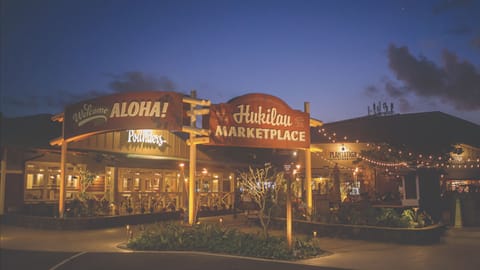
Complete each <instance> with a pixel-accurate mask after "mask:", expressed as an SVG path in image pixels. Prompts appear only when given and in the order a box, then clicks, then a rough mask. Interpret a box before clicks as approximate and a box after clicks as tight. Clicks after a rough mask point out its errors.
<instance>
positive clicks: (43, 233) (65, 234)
mask: <svg viewBox="0 0 480 270" xmlns="http://www.w3.org/2000/svg"><path fill="white" fill-rule="evenodd" d="M217 220H218V218H215V219H213V218H210V219H204V220H203V221H205V222H213V221H217ZM224 222H225V223H226V224H230V225H237V226H241V225H243V224H244V221H243V220H242V219H241V218H237V219H232V218H231V217H225V218H224ZM0 229H1V231H0V234H1V237H0V247H1V248H3V249H19V250H42V251H73V252H82V251H87V252H130V251H128V250H125V249H121V248H119V247H118V246H119V245H120V244H121V243H124V242H125V241H126V240H127V234H126V228H124V227H122V228H112V229H101V230H83V231H53V230H35V229H27V228H20V227H13V226H3V225H2V227H0ZM135 230H138V226H136V227H135ZM320 241H321V247H322V249H324V250H326V251H328V252H329V255H326V256H321V257H318V258H313V259H307V260H302V261H300V262H299V263H303V264H308V265H316V266H329V267H339V268H348V269H370V270H375V269H480V256H479V255H478V254H479V251H480V228H464V229H450V230H449V231H448V232H447V235H446V237H445V238H444V239H443V240H442V242H441V243H438V244H434V245H420V246H418V245H399V244H388V243H379V242H368V241H361V240H346V239H338V238H327V237H322V238H320Z"/></svg>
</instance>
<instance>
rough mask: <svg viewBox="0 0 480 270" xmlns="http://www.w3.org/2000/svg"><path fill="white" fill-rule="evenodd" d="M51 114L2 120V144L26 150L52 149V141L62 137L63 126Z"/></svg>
mask: <svg viewBox="0 0 480 270" xmlns="http://www.w3.org/2000/svg"><path fill="white" fill-rule="evenodd" d="M51 117H52V115H51V114H38V115H33V116H24V117H14V118H2V119H1V136H2V141H1V144H2V146H3V145H8V146H17V147H26V148H51V147H50V144H49V142H50V140H52V139H54V138H56V137H59V136H61V135H62V124H61V123H58V122H52V120H51Z"/></svg>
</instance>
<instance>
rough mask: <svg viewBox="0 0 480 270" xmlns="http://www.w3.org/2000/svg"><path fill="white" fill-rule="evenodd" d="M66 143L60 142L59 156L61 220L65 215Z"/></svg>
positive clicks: (59, 212)
mask: <svg viewBox="0 0 480 270" xmlns="http://www.w3.org/2000/svg"><path fill="white" fill-rule="evenodd" d="M66 163H67V142H66V141H65V139H63V140H62V149H61V156H60V194H59V196H58V216H59V217H60V218H63V216H64V213H65V182H66V181H65V180H66V179H65V178H66V171H67V166H66Z"/></svg>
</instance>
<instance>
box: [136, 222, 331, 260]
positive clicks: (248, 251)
mask: <svg viewBox="0 0 480 270" xmlns="http://www.w3.org/2000/svg"><path fill="white" fill-rule="evenodd" d="M127 246H128V247H129V248H132V249H136V250H196V251H208V252H215V253H226V254H234V255H241V256H252V257H261V258H272V259H288V260H291V259H303V258H308V257H313V256H317V255H319V254H321V253H322V252H323V251H322V250H321V249H320V248H319V245H318V241H315V239H314V240H309V241H304V240H300V239H297V240H296V241H295V245H294V249H293V252H292V250H290V249H288V247H287V244H286V240H285V239H284V238H283V237H272V236H269V237H268V238H264V237H261V236H259V235H258V234H250V233H245V232H241V231H239V230H237V229H233V228H227V227H225V226H221V225H218V224H211V223H202V224H195V225H193V226H191V227H190V226H188V227H187V226H181V225H178V224H177V223H172V222H169V223H158V224H155V225H153V226H149V227H147V228H146V229H145V230H143V231H142V232H141V233H140V234H139V235H138V236H137V237H136V238H134V239H132V240H131V241H130V242H128V244H127Z"/></svg>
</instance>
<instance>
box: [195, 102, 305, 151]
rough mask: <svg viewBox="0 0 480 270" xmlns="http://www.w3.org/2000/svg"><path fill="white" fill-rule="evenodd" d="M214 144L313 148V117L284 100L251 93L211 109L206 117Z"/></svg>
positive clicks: (205, 126) (205, 121) (207, 126)
mask: <svg viewBox="0 0 480 270" xmlns="http://www.w3.org/2000/svg"><path fill="white" fill-rule="evenodd" d="M203 125H204V128H207V129H210V144H213V145H225V146H244V147H261V148H285V149H291V148H294V149H297V148H308V147H310V115H309V114H308V113H305V112H302V111H298V110H293V109H291V108H290V107H289V106H288V105H287V104H286V103H285V102H284V101H282V100H281V99H279V98H277V97H274V96H271V95H266V94H247V95H243V96H240V97H236V98H234V99H232V100H230V101H229V102H228V103H221V104H215V105H211V106H210V114H209V116H208V117H205V118H204V123H203Z"/></svg>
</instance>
